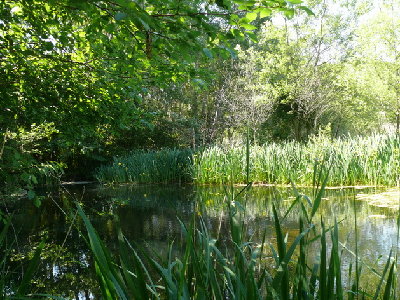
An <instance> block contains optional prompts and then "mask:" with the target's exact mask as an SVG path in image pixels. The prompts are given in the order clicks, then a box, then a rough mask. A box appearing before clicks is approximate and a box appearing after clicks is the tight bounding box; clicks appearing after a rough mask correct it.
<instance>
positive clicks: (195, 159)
mask: <svg viewBox="0 0 400 300" xmlns="http://www.w3.org/2000/svg"><path fill="white" fill-rule="evenodd" d="M246 160H247V157H246V145H243V146H241V147H240V146H239V147H238V146H235V147H220V146H214V147H208V148H205V149H203V150H201V151H197V152H193V151H191V150H168V149H164V150H161V151H134V152H132V153H130V154H128V155H125V156H122V157H116V158H114V161H113V162H112V163H111V164H110V165H105V166H102V167H100V168H99V169H98V170H97V172H96V174H95V176H96V178H97V179H98V180H99V181H100V182H103V183H112V182H114V183H124V182H134V183H160V182H163V183H168V182H169V183H171V182H194V183H198V184H226V183H228V182H234V183H245V182H246V179H247V175H246ZM250 161H251V165H250V177H251V178H253V180H254V182H259V183H272V184H289V183H290V182H291V181H294V182H296V183H297V184H301V185H312V183H313V174H314V165H315V164H319V163H322V162H323V161H324V162H326V163H327V164H328V165H329V166H330V177H329V182H328V185H331V186H334V185H387V186H396V184H397V180H398V174H400V139H399V138H398V137H396V136H385V135H372V136H369V137H354V138H339V139H335V140H331V139H328V138H326V137H315V138H311V139H310V140H309V141H308V142H307V143H299V142H295V141H287V142H281V143H267V144H264V145H261V146H259V145H252V146H250Z"/></svg>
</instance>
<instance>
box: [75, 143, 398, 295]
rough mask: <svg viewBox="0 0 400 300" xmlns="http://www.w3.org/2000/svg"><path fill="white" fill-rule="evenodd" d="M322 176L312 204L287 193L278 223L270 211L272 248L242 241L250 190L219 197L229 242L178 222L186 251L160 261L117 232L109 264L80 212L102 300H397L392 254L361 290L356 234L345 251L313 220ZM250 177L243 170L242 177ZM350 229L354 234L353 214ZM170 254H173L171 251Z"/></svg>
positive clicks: (317, 171)
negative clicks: (348, 257) (289, 228)
mask: <svg viewBox="0 0 400 300" xmlns="http://www.w3.org/2000/svg"><path fill="white" fill-rule="evenodd" d="M247 152H248V151H247ZM248 153H249V152H248ZM248 161H249V160H248ZM328 171H329V170H327V169H326V168H324V167H319V166H316V167H315V168H314V172H313V175H312V178H313V180H314V186H315V189H314V192H313V193H312V194H313V197H307V196H305V195H302V194H300V193H299V192H298V191H297V189H296V188H295V187H293V189H294V194H295V195H296V199H295V200H294V201H293V203H292V205H291V206H290V208H289V210H288V211H287V212H286V213H285V214H284V215H283V216H279V214H278V211H277V210H276V208H275V205H274V204H273V205H272V218H273V220H274V229H275V238H274V239H271V240H266V238H265V237H266V234H265V233H264V235H263V236H264V237H263V239H262V240H261V241H252V240H251V237H250V236H248V235H247V234H246V232H247V230H246V225H245V222H243V221H244V218H245V214H246V209H245V207H246V203H245V202H246V200H245V197H243V195H244V194H245V193H246V191H247V189H249V188H250V187H251V184H249V183H248V184H247V185H246V187H244V188H243V190H242V191H240V192H239V193H235V192H234V189H233V184H232V182H231V185H230V188H229V187H227V188H226V195H225V203H226V213H227V214H226V215H227V216H228V222H229V225H230V226H229V229H230V230H229V236H228V237H226V236H225V237H223V238H221V237H219V238H214V237H212V236H211V235H210V233H209V231H208V229H207V226H206V225H205V221H204V220H203V218H202V217H201V215H202V214H199V215H198V216H196V215H194V216H193V219H192V221H191V222H190V224H188V225H186V224H183V223H182V222H181V230H182V234H183V237H184V243H183V244H182V245H181V247H177V246H174V244H173V243H170V244H169V251H168V255H167V257H165V258H163V257H159V256H158V254H157V251H155V250H153V249H143V248H140V247H138V246H135V245H132V244H131V243H130V241H128V239H127V238H126V237H125V236H124V235H123V234H122V232H121V231H118V237H119V253H117V259H113V258H112V255H111V253H110V252H109V250H108V249H107V248H106V247H105V246H104V244H103V242H102V241H101V240H100V238H99V236H98V235H97V233H96V231H95V229H94V228H93V226H92V225H91V223H90V221H89V220H88V218H87V217H86V215H85V214H84V212H83V210H82V209H81V208H80V207H79V206H78V212H79V214H80V216H81V218H82V219H83V220H84V223H85V225H86V229H87V232H88V236H89V241H90V248H91V249H92V251H93V254H94V260H95V266H96V271H97V275H98V279H99V283H100V286H101V289H102V292H103V296H104V298H105V299H116V298H121V299H284V300H289V299H292V300H295V299H296V300H297V299H298V300H303V299H323V300H325V299H385V300H389V299H393V300H394V299H396V282H397V273H396V264H397V254H393V253H395V252H396V251H394V252H392V251H391V252H390V253H389V256H388V258H387V262H386V266H385V267H384V270H383V272H381V273H380V272H378V271H376V270H373V272H374V274H375V275H376V276H378V279H377V280H376V282H375V283H373V282H368V283H363V282H361V278H362V276H361V274H362V272H363V271H362V266H363V262H362V259H361V258H360V256H359V253H358V248H357V239H358V236H357V234H356V235H355V239H356V241H355V245H356V247H355V250H350V249H348V248H346V247H344V246H342V244H341V243H340V241H339V225H338V222H337V221H336V220H335V221H334V223H333V224H330V225H329V226H327V224H325V223H324V222H323V220H322V219H321V221H318V220H315V216H316V215H317V214H316V213H317V211H318V209H319V206H320V204H321V200H322V198H323V196H324V190H325V187H326V184H327V182H328V173H329V172H328ZM249 172H250V168H247V177H248V176H249ZM231 178H233V177H231ZM291 210H296V211H297V212H298V213H297V214H298V216H299V233H298V235H297V236H296V237H295V238H294V239H293V240H292V241H291V242H289V241H288V239H287V235H286V233H285V232H284V228H283V226H282V225H281V224H282V222H283V221H284V220H285V218H286V216H288V214H289V213H290V211H291ZM354 224H355V230H357V214H356V210H354ZM265 230H267V229H265ZM310 247H313V248H314V249H315V247H318V248H319V249H320V250H319V253H320V254H319V257H318V258H314V257H309V254H308V253H310V252H311V251H308V249H309V248H310ZM174 248H175V250H177V251H173V249H174ZM176 248H178V249H176ZM343 251H349V252H351V253H353V254H354V264H355V272H354V271H352V264H351V265H350V268H349V272H348V275H346V276H343V275H344V273H345V270H346V267H345V266H344V265H343V264H342V259H341V257H342V253H343ZM174 253H175V254H174ZM271 259H272V260H271Z"/></svg>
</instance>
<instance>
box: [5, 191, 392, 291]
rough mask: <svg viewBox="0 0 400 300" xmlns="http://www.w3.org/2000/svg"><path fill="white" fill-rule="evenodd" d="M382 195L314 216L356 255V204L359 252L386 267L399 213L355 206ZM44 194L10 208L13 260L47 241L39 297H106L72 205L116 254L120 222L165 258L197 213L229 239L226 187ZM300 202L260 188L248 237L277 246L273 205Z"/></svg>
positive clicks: (335, 204)
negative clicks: (335, 227) (82, 211)
mask: <svg viewBox="0 0 400 300" xmlns="http://www.w3.org/2000/svg"><path fill="white" fill-rule="evenodd" d="M237 189H239V188H237ZM379 191H380V190H377V189H374V188H369V189H363V190H354V189H341V190H340V189H339V190H327V191H326V195H325V198H324V200H323V202H322V204H321V206H320V209H319V212H318V214H319V215H317V216H316V218H315V219H318V220H319V219H320V218H322V219H323V220H324V222H325V224H333V222H334V218H336V219H337V220H339V221H341V223H340V230H339V232H340V236H339V240H340V241H341V242H342V243H343V244H344V245H346V247H347V248H348V249H349V250H351V251H354V246H355V245H354V240H355V237H354V218H353V215H354V205H356V207H355V209H356V211H357V216H358V220H357V223H358V228H357V229H358V237H359V243H358V249H359V253H360V256H361V257H362V258H363V260H364V261H365V262H366V263H368V265H370V266H371V267H377V268H379V267H380V266H381V265H382V264H383V263H384V262H385V260H386V258H387V257H386V256H385V255H387V254H388V253H389V251H390V249H391V248H392V245H394V244H395V242H396V230H397V229H396V212H395V211H394V210H390V209H387V208H378V207H372V206H369V205H368V204H367V203H366V202H364V201H355V202H354V201H353V199H354V197H355V195H356V194H358V193H361V192H362V193H364V194H368V193H376V192H379ZM300 192H301V193H304V194H311V193H312V189H307V188H304V189H301V190H300ZM42 194H43V195H44V196H45V199H44V201H43V202H42V205H41V206H40V207H39V208H36V207H35V206H34V205H33V204H32V203H31V201H27V200H23V201H18V202H15V203H13V204H12V205H11V206H10V207H8V210H10V211H12V212H13V214H14V216H13V230H11V231H10V234H11V235H12V236H13V237H16V239H17V243H16V244H14V248H15V249H14V250H15V251H13V262H12V263H15V264H17V263H19V262H21V261H22V262H24V261H27V259H28V258H29V257H30V256H32V253H33V252H34V248H35V246H37V245H38V244H39V242H40V241H41V240H42V239H43V238H45V239H46V247H45V249H44V251H43V252H42V264H41V266H40V270H39V272H38V274H37V276H36V281H35V283H34V286H35V288H34V289H35V291H36V292H38V293H44V292H45V293H47V294H53V295H61V296H66V297H70V298H76V299H92V298H99V297H100V292H99V290H98V284H97V282H96V278H95V272H94V270H93V269H94V268H93V262H92V257H91V252H90V251H89V249H88V247H87V245H86V243H85V241H84V239H83V238H82V236H81V235H80V233H79V230H81V231H82V232H85V230H84V228H83V224H82V223H81V222H80V221H79V220H78V219H74V217H75V215H74V213H73V210H72V208H73V207H74V204H73V201H75V200H78V201H79V202H80V203H81V205H82V206H83V207H84V209H85V212H86V213H87V214H88V216H89V217H90V219H91V221H92V223H93V225H94V226H95V228H96V229H97V231H98V232H99V234H100V236H101V238H102V239H103V240H104V241H105V242H106V244H107V245H108V246H109V247H110V249H111V250H114V251H116V247H117V236H116V227H117V222H116V219H118V223H119V225H118V226H120V227H121V229H122V231H123V232H124V234H125V236H126V237H127V238H128V239H129V240H130V241H133V242H134V243H135V244H137V245H140V246H143V247H150V248H152V249H153V250H155V251H156V252H157V253H158V254H160V255H164V254H165V253H166V251H167V245H168V244H169V243H171V242H172V241H174V244H175V245H179V244H180V243H181V241H182V233H181V228H180V224H179V221H178V218H179V219H181V220H182V221H183V222H186V223H187V222H189V221H190V219H191V218H192V216H193V214H202V215H203V217H204V220H205V223H206V224H207V227H208V229H209V230H210V232H211V233H212V234H213V235H214V236H219V238H220V241H222V242H223V241H224V240H225V239H227V238H228V232H229V228H228V224H227V221H226V220H227V215H226V212H225V210H224V205H225V202H224V201H225V200H224V195H225V192H224V189H223V188H221V187H214V186H207V187H195V186H191V185H187V186H155V185H148V186H134V185H125V186H113V187H104V186H96V185H88V186H70V187H68V188H66V189H64V188H63V189H61V190H59V191H42ZM293 200H294V197H293V193H292V190H291V189H288V188H275V187H253V188H252V189H251V190H250V192H249V193H248V194H247V195H246V197H245V200H244V201H245V202H246V218H245V222H246V224H247V227H246V228H247V234H248V236H249V237H250V238H251V240H252V241H254V242H259V241H261V240H262V235H263V233H264V230H265V228H267V231H266V232H267V235H268V236H267V238H268V239H269V240H270V241H271V243H274V234H273V233H274V229H273V218H272V212H271V207H272V203H275V205H276V206H277V207H278V208H279V211H280V212H281V214H283V212H285V211H286V210H287V209H288V208H289V207H290V205H291V203H292V201H293ZM63 211H64V212H65V213H64V212H63ZM298 213H299V212H298V211H295V210H293V211H291V212H290V214H289V215H288V216H287V218H286V219H285V222H284V223H283V226H284V229H285V231H286V232H287V233H288V239H289V240H290V239H293V238H294V237H295V236H296V235H297V234H298V233H299V232H298ZM10 238H11V237H10ZM318 250H319V249H317V246H316V247H315V249H311V251H313V253H314V254H315V255H310V256H311V257H313V256H314V257H317V255H318ZM314 251H315V252H314ZM343 255H344V256H343V259H344V264H345V265H346V263H347V264H349V263H350V262H351V261H354V257H353V256H352V255H351V253H350V252H347V251H344V252H343ZM381 255H383V257H381ZM12 267H13V266H10V269H12ZM21 277H22V275H21V274H20V273H18V272H16V273H15V274H14V275H13V277H12V278H13V281H14V282H18V281H19V280H21ZM366 279H367V280H368V281H369V280H371V279H370V278H366ZM372 280H373V279H372ZM376 280H378V279H376ZM11 285H12V283H11Z"/></svg>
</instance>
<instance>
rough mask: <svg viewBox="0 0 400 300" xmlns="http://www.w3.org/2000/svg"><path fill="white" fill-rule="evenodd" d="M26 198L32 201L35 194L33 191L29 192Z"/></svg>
mask: <svg viewBox="0 0 400 300" xmlns="http://www.w3.org/2000/svg"><path fill="white" fill-rule="evenodd" d="M27 196H28V199H29V200H32V199H34V198H35V197H36V193H35V192H34V191H33V190H29V191H28V194H27Z"/></svg>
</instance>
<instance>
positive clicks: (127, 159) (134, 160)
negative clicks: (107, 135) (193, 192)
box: [95, 149, 192, 183]
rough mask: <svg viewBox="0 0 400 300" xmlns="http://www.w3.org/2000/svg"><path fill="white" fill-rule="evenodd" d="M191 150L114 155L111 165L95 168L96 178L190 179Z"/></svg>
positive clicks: (147, 181) (106, 180) (113, 180)
mask: <svg viewBox="0 0 400 300" xmlns="http://www.w3.org/2000/svg"><path fill="white" fill-rule="evenodd" d="M191 169H192V151H191V150H189V149H186V150H177V149H174V150H171V149H168V150H167V149H165V150H160V151H133V152H131V153H130V154H129V155H126V156H122V157H115V158H114V161H113V162H112V164H111V165H105V166H101V167H100V168H98V169H97V171H96V174H95V177H96V179H97V180H99V181H100V182H114V183H124V182H133V183H172V182H188V181H191V172H192V171H191Z"/></svg>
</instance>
